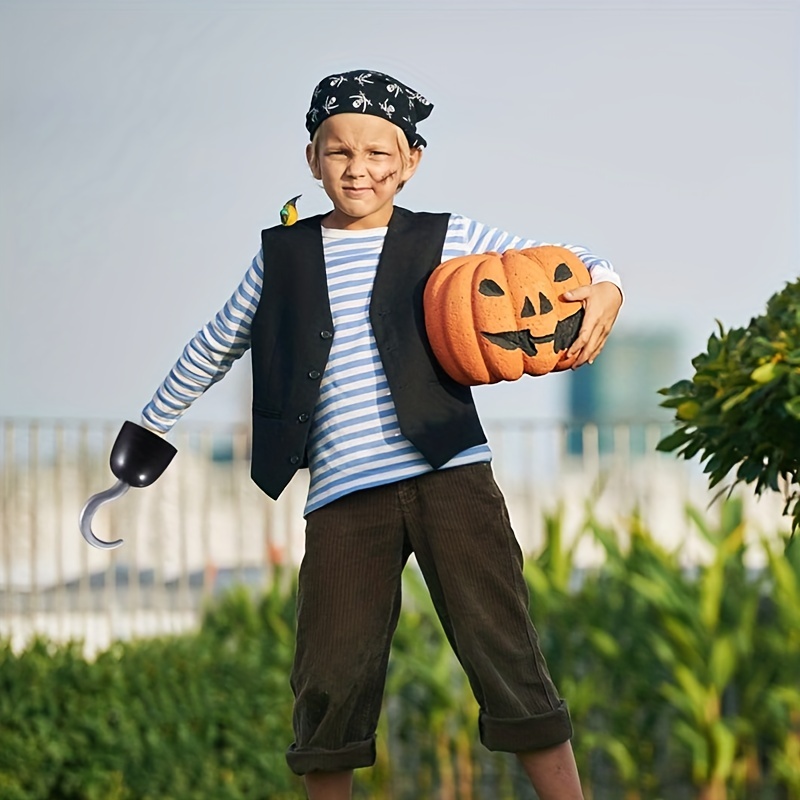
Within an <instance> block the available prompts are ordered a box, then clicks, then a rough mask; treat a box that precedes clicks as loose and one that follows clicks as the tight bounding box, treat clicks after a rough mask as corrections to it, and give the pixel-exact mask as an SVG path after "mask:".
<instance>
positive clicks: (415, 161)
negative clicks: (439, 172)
mask: <svg viewBox="0 0 800 800" xmlns="http://www.w3.org/2000/svg"><path fill="white" fill-rule="evenodd" d="M421 159H422V150H421V149H420V148H419V147H415V148H414V149H413V150H412V151H411V153H410V154H409V160H408V164H407V165H406V168H405V169H404V170H403V182H404V183H405V182H406V181H407V180H408V179H409V178H411V176H412V175H413V174H414V173H415V172H416V171H417V167H418V166H419V162H420V160H421Z"/></svg>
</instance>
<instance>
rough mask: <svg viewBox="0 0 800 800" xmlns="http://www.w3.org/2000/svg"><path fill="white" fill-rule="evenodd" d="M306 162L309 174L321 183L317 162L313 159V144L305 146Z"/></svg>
mask: <svg viewBox="0 0 800 800" xmlns="http://www.w3.org/2000/svg"><path fill="white" fill-rule="evenodd" d="M306 161H307V162H308V168H309V169H310V170H311V174H312V175H313V176H314V178H315V179H316V180H318V181H321V180H322V175H321V173H320V171H319V160H318V159H316V158H314V143H313V142H312V143H310V144H307V145H306Z"/></svg>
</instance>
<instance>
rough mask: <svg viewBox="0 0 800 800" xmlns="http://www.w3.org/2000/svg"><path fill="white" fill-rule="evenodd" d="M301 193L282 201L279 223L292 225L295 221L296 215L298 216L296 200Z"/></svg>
mask: <svg viewBox="0 0 800 800" xmlns="http://www.w3.org/2000/svg"><path fill="white" fill-rule="evenodd" d="M302 196H303V195H301V194H299V195H297V197H293V198H292V199H291V200H287V201H286V203H284V206H283V208H282V209H281V225H294V224H295V222H297V217H298V216H299V215H298V213H297V206H296V203H297V201H298V200H299V199H300V198H301V197H302Z"/></svg>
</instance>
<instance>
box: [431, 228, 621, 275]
mask: <svg viewBox="0 0 800 800" xmlns="http://www.w3.org/2000/svg"><path fill="white" fill-rule="evenodd" d="M545 244H557V245H558V246H559V247H565V248H567V249H568V250H571V251H572V252H573V253H575V255H576V256H578V258H580V260H581V261H583V263H584V264H585V265H586V268H587V269H588V270H589V274H590V275H591V276H592V283H601V282H602V281H610V282H611V283H613V284H614V285H615V286H616V287H617V288H619V289H620V291H622V282H621V281H620V278H619V275H618V274H617V272H616V271H615V270H614V267H613V266H612V265H611V263H610V262H609V261H607V260H606V259H604V258H599V257H598V256H596V255H594V254H593V253H591V252H589V250H588V249H587V248H585V247H581V246H580V245H574V244H560V243H557V242H539V241H535V240H533V239H525V238H523V237H521V236H515V235H514V234H511V233H508V232H507V231H502V230H500V229H499V228H490V227H489V226H488V225H484V224H483V223H480V222H476V221H475V220H472V219H468V218H467V217H462V216H459V215H456V214H454V215H453V216H452V217H451V218H450V225H449V227H448V231H447V239H446V240H445V245H444V250H443V253H442V260H447V259H448V258H456V257H457V256H462V255H471V254H477V253H486V252H489V251H490V250H494V251H496V252H498V253H503V252H505V251H506V250H511V249H517V250H522V249H524V248H526V247H538V246H540V245H545Z"/></svg>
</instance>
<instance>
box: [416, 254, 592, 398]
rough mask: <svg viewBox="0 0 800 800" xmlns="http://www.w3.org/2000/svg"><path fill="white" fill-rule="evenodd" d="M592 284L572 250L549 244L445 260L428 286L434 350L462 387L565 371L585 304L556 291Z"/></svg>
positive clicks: (427, 314) (427, 317) (427, 310)
mask: <svg viewBox="0 0 800 800" xmlns="http://www.w3.org/2000/svg"><path fill="white" fill-rule="evenodd" d="M590 282H591V279H590V277H589V271H588V270H587V269H586V267H585V266H584V264H583V262H582V261H581V260H580V259H579V258H578V257H577V256H576V255H575V254H574V253H572V252H571V251H570V250H567V249H565V248H563V247H555V246H551V245H546V246H541V247H534V248H529V249H527V250H507V251H506V252H505V253H503V254H502V255H500V254H498V253H484V254H482V255H471V256H464V257H461V258H454V259H452V260H450V261H446V262H445V263H444V264H441V265H440V266H439V267H437V268H436V269H435V270H434V271H433V273H431V276H430V278H429V279H428V283H427V285H426V287H425V295H424V305H425V326H426V329H427V333H428V339H429V341H430V343H431V347H432V348H433V352H434V354H435V356H436V358H437V360H438V361H439V363H440V364H441V366H442V368H443V369H444V370H445V372H447V374H448V375H450V377H451V378H453V379H454V380H456V381H458V382H459V383H462V384H464V385H467V386H475V385H477V384H484V383H496V382H498V381H514V380H517V379H518V378H520V377H522V375H524V374H528V375H544V374H546V373H548V372H552V371H554V370H558V369H566V368H567V367H569V366H570V365H571V362H567V361H566V359H565V357H564V356H565V351H566V349H567V348H568V347H569V346H570V345H571V344H572V343H573V342H574V341H575V338H576V337H577V335H578V331H579V329H580V326H581V322H582V321H583V305H582V304H581V303H580V302H567V301H565V300H562V299H561V296H562V295H563V294H564V292H567V291H569V290H570V289H576V288H577V287H578V286H584V285H587V284H589V283H590Z"/></svg>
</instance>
